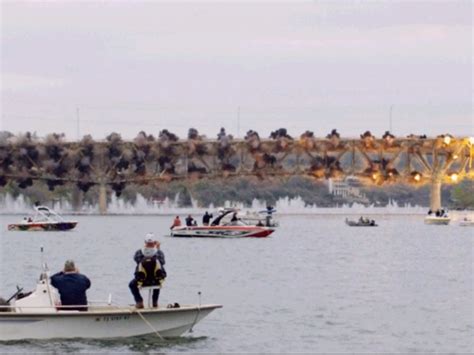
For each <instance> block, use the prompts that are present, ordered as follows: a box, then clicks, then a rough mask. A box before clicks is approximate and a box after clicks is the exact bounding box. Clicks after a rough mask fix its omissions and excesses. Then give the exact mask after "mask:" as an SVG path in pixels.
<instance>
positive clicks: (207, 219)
mask: <svg viewBox="0 0 474 355" xmlns="http://www.w3.org/2000/svg"><path fill="white" fill-rule="evenodd" d="M211 218H212V214H209V212H207V211H206V213H204V216H202V225H203V226H208V225H209V222H210V221H211Z"/></svg>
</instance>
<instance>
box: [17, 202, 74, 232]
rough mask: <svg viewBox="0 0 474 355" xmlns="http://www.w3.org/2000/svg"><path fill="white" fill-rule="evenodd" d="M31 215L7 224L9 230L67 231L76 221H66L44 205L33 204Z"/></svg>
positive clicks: (72, 227)
mask: <svg viewBox="0 0 474 355" xmlns="http://www.w3.org/2000/svg"><path fill="white" fill-rule="evenodd" d="M34 209H35V214H34V216H33V217H29V218H26V217H25V219H24V220H23V221H22V222H20V223H14V224H9V225H8V230H9V231H67V230H71V229H74V228H75V227H76V225H77V222H76V221H66V220H65V219H64V218H63V217H61V216H60V215H59V214H57V213H56V212H54V211H53V210H51V209H49V208H48V207H46V206H34Z"/></svg>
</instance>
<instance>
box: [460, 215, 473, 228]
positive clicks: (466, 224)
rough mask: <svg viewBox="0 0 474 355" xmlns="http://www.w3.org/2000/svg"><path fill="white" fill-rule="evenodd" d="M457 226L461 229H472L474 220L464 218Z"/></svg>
mask: <svg viewBox="0 0 474 355" xmlns="http://www.w3.org/2000/svg"><path fill="white" fill-rule="evenodd" d="M459 225H460V226H461V227H474V220H473V219H471V218H469V217H464V218H463V219H462V220H461V221H460V222H459Z"/></svg>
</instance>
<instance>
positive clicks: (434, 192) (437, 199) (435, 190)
mask: <svg viewBox="0 0 474 355" xmlns="http://www.w3.org/2000/svg"><path fill="white" fill-rule="evenodd" d="M440 209H441V179H440V178H437V177H436V178H433V180H431V194H430V210H431V211H437V210H440Z"/></svg>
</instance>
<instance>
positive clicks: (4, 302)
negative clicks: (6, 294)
mask: <svg viewBox="0 0 474 355" xmlns="http://www.w3.org/2000/svg"><path fill="white" fill-rule="evenodd" d="M9 305H10V303H9V302H8V301H7V300H6V299H4V298H2V297H0V306H9ZM10 310H11V309H10V308H3V307H0V312H10Z"/></svg>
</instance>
